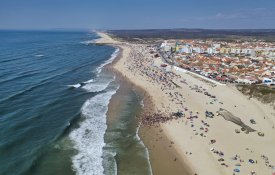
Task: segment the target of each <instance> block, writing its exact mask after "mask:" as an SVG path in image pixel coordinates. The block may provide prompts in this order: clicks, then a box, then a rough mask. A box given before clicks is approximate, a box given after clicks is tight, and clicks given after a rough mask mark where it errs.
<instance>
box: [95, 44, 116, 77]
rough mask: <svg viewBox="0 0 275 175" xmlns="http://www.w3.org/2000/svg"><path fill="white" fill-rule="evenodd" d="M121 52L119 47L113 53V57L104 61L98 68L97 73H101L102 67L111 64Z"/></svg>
mask: <svg viewBox="0 0 275 175" xmlns="http://www.w3.org/2000/svg"><path fill="white" fill-rule="evenodd" d="M118 53H119V48H117V49H116V50H115V51H114V53H112V55H111V58H110V59H109V60H106V61H105V62H104V63H102V64H101V65H100V66H99V67H98V68H96V71H97V73H100V72H101V71H102V68H103V67H104V66H106V65H107V64H110V63H112V62H113V61H114V59H115V58H116V57H117V55H118Z"/></svg>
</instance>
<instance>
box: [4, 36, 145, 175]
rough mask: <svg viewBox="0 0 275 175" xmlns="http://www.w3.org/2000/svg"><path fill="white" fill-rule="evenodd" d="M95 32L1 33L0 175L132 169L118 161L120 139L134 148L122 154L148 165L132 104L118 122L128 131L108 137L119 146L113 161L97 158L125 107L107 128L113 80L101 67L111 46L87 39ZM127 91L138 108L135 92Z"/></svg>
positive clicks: (113, 52) (110, 55)
mask: <svg viewBox="0 0 275 175" xmlns="http://www.w3.org/2000/svg"><path fill="white" fill-rule="evenodd" d="M95 38H97V36H96V35H95V34H94V33H86V32H37V31H24V32H23V31H0V39H1V42H0V128H1V130H0V174H1V175H19V174H39V175H44V174H45V175H50V174H59V175H62V174H66V175H70V174H81V175H82V174H107V172H110V173H111V174H121V173H120V172H119V170H120V168H119V167H121V166H122V165H123V166H124V165H125V166H126V167H128V169H127V168H126V170H125V171H124V174H125V172H126V174H127V172H131V171H132V170H134V169H136V167H134V166H128V165H129V164H128V163H127V162H125V161H123V160H126V158H123V153H124V152H123V150H125V151H127V149H124V148H123V147H122V146H123V145H121V144H120V143H121V142H123V141H126V140H127V142H129V143H135V144H133V145H136V146H137V147H140V149H139V150H140V151H137V152H136V151H132V152H131V156H129V155H127V156H128V158H127V159H129V158H130V157H132V158H133V160H137V162H141V163H139V164H140V165H146V166H147V168H149V166H148V157H146V156H147V154H145V152H146V151H145V148H144V146H142V144H141V142H140V141H139V140H138V139H136V136H135V135H133V132H134V131H135V130H136V125H135V123H136V121H135V118H134V117H132V116H133V115H134V113H136V111H135V110H129V111H130V112H128V115H127V116H128V120H129V122H126V123H125V125H123V128H124V131H126V132H129V134H130V135H131V136H132V137H125V136H124V135H121V136H114V137H116V140H117V141H118V144H117V146H118V147H113V149H112V152H116V155H120V158H118V159H117V160H116V161H115V163H114V162H108V161H106V159H107V158H108V157H106V156H103V155H106V153H107V152H106V151H107V150H106V148H105V147H104V146H106V145H109V144H110V140H112V137H110V136H109V134H108V133H109V130H110V129H111V128H113V127H118V128H119V126H118V125H117V124H119V123H120V121H123V120H124V119H125V118H123V117H121V116H123V111H128V107H129V106H128V107H127V105H126V104H127V103H125V106H124V107H125V108H122V109H121V111H120V112H118V113H117V118H118V121H117V123H115V124H114V125H109V126H108V128H107V124H106V112H107V110H108V104H109V100H110V99H111V97H112V95H113V94H115V93H116V91H117V89H118V87H119V85H118V84H117V83H116V82H115V81H114V75H112V74H111V73H108V72H106V71H102V68H103V66H104V65H106V64H108V63H109V62H111V60H112V59H114V58H115V56H116V54H117V50H116V49H115V48H112V47H109V46H96V45H91V44H87V43H89V41H90V40H93V39H95ZM125 95H126V96H127V97H129V98H130V99H132V101H133V102H134V103H133V104H132V105H133V106H138V105H137V104H138V102H139V101H138V100H135V98H136V97H135V96H133V94H131V93H128V94H125ZM124 100H126V101H127V98H126V99H124ZM128 100H129V99H128ZM123 104H124V103H123ZM133 106H131V107H132V108H133ZM133 109H134V108H133ZM132 114H133V115H132ZM124 116H126V115H124ZM129 116H130V117H129ZM106 130H107V133H106V135H105V131H106ZM124 137H125V139H126V140H124V139H123V138H124ZM104 138H105V139H104ZM113 143H115V142H113ZM108 151H110V150H108ZM129 153H130V152H129ZM138 154H142V156H141V157H143V158H142V159H140V158H139V156H135V155H138ZM134 157H136V158H134ZM114 160H115V159H114ZM118 162H119V165H120V166H116V167H115V166H112V165H114V164H117V163H118ZM117 167H118V168H117ZM146 171H147V172H149V171H148V170H146ZM146 171H142V172H146ZM117 172H118V173H117ZM136 174H140V173H139V172H136ZM143 174H144V173H143Z"/></svg>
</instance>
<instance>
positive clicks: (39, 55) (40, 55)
mask: <svg viewBox="0 0 275 175" xmlns="http://www.w3.org/2000/svg"><path fill="white" fill-rule="evenodd" d="M34 56H36V57H43V56H44V55H42V54H37V55H34Z"/></svg>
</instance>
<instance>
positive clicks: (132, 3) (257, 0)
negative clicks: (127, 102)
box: [0, 0, 275, 30]
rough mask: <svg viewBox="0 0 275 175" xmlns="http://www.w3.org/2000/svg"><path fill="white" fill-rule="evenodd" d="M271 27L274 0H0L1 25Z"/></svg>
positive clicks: (274, 21) (274, 16)
mask: <svg viewBox="0 0 275 175" xmlns="http://www.w3.org/2000/svg"><path fill="white" fill-rule="evenodd" d="M169 28H205V29H275V0H0V29H33V30H36V29H37V30H44V29H46V30H47V29H169Z"/></svg>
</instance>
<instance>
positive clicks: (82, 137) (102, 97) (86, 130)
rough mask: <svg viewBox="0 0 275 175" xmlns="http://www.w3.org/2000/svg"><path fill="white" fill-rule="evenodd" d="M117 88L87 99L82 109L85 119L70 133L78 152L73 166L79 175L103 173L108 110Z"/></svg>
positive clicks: (99, 174)
mask: <svg viewBox="0 0 275 175" xmlns="http://www.w3.org/2000/svg"><path fill="white" fill-rule="evenodd" d="M115 92H116V90H111V91H108V92H105V93H102V94H98V95H96V96H94V97H92V98H91V99H89V100H87V101H86V102H85V103H84V105H83V107H82V109H81V111H82V115H83V117H85V120H84V121H83V122H82V123H81V124H80V127H79V128H78V129H76V130H74V131H72V132H71V133H70V138H71V139H72V140H73V142H74V147H75V148H76V149H77V150H78V154H77V155H75V156H74V157H73V168H74V170H75V171H76V174H78V175H102V174H103V172H104V168H103V165H102V163H103V158H102V155H103V147H104V145H105V143H104V134H105V131H106V129H107V125H106V112H107V110H108V104H109V101H110V99H111V97H112V95H113V94H115Z"/></svg>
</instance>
